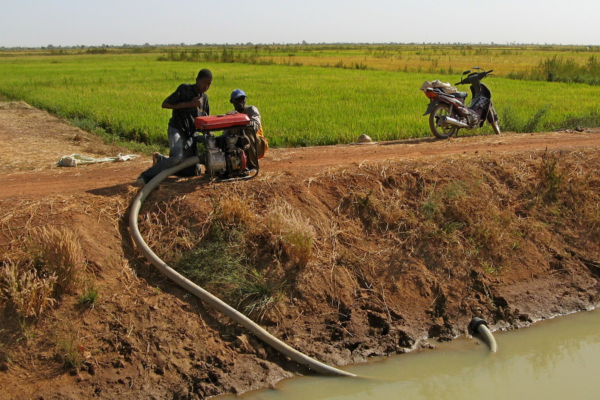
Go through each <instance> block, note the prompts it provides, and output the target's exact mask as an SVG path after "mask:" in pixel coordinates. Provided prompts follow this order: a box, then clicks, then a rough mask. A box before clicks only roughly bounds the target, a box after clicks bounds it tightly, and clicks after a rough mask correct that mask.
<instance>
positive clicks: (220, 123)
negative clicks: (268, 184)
mask: <svg viewBox="0 0 600 400" xmlns="http://www.w3.org/2000/svg"><path fill="white" fill-rule="evenodd" d="M194 124H195V126H196V129H198V133H197V134H196V136H195V140H196V142H197V143H200V144H202V145H203V146H204V150H203V152H201V153H200V154H199V157H200V163H201V164H204V166H205V168H206V173H207V174H208V175H210V176H211V177H218V178H220V179H224V180H227V179H235V178H243V179H248V178H253V177H254V176H256V175H257V174H258V168H257V169H256V173H255V174H254V175H252V176H250V171H248V168H247V165H248V160H247V155H246V152H245V151H244V150H247V149H248V148H249V147H250V141H249V140H248V137H247V136H246V135H247V134H255V133H254V130H253V128H252V125H251V124H250V118H249V117H248V116H247V115H246V114H232V115H213V116H206V117H197V118H196V119H195V121H194ZM216 131H223V133H222V134H221V135H220V136H215V135H214V134H213V132H216ZM250 153H251V154H256V152H250ZM254 161H255V165H257V166H258V160H254Z"/></svg>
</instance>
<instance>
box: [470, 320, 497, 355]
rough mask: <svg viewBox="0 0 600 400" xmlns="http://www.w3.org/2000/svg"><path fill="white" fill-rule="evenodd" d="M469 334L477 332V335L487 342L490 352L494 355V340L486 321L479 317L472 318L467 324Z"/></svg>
mask: <svg viewBox="0 0 600 400" xmlns="http://www.w3.org/2000/svg"><path fill="white" fill-rule="evenodd" d="M469 332H470V333H471V334H474V333H475V332H479V334H480V335H481V336H483V338H484V339H485V341H486V342H487V344H488V346H490V350H492V351H493V352H494V353H495V352H497V351H498V345H497V344H496V339H495V338H494V335H492V332H491V331H490V329H489V328H488V323H487V321H486V320H484V319H482V318H479V317H475V318H473V319H472V320H471V322H470V323H469Z"/></svg>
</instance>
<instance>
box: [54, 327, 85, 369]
mask: <svg viewBox="0 0 600 400" xmlns="http://www.w3.org/2000/svg"><path fill="white" fill-rule="evenodd" d="M55 340H56V344H57V345H58V347H59V349H60V357H61V359H62V362H63V367H64V368H68V369H75V368H78V367H79V366H81V364H82V363H83V346H82V345H81V344H78V339H77V336H76V334H75V333H73V332H69V333H65V334H63V335H60V336H59V337H57V338H56V339H55Z"/></svg>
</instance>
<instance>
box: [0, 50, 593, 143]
mask: <svg viewBox="0 0 600 400" xmlns="http://www.w3.org/2000/svg"><path fill="white" fill-rule="evenodd" d="M420 47H423V48H424V49H425V47H424V46H420ZM450 50H452V48H449V49H445V48H444V46H437V47H436V46H431V47H430V48H427V49H425V50H421V51H422V52H425V51H428V52H437V54H439V55H440V57H441V54H442V53H443V52H444V51H450ZM477 50H479V51H483V50H482V49H472V50H467V49H464V48H463V49H462V50H460V49H457V50H456V51H464V52H465V57H466V59H467V60H470V58H469V57H471V56H472V54H471V53H468V54H467V52H474V51H477ZM207 51H208V50H207ZM335 51H336V52H338V53H340V54H339V56H340V57H342V54H341V52H343V51H344V48H340V49H335ZM345 51H347V52H348V54H350V53H351V52H352V51H357V50H352V49H346V50H345ZM360 51H366V50H364V49H362V50H360ZM380 51H381V50H378V49H377V47H375V46H373V48H372V49H371V53H372V54H375V53H377V52H380ZM525 51H526V50H523V52H525ZM213 54H214V60H215V61H213V62H176V61H158V59H159V55H158V54H157V52H156V51H155V52H152V53H141V54H114V53H107V54H90V53H88V54H80V55H73V54H65V55H35V54H34V55H32V54H31V52H29V55H19V54H18V52H12V53H11V56H10V57H0V75H1V76H2V80H1V81H0V95H3V96H5V97H7V98H9V99H18V100H23V101H26V102H28V103H30V104H32V105H34V106H36V107H39V108H43V109H46V110H48V111H50V112H52V113H56V114H58V115H60V116H63V117H66V118H69V119H71V120H73V121H74V123H75V124H79V125H81V126H83V127H85V126H88V128H85V129H86V130H92V131H93V130H96V131H97V133H98V132H99V133H100V134H101V135H112V136H113V137H121V138H124V139H127V140H135V141H137V142H141V143H146V144H150V145H154V146H165V145H166V144H167V142H166V126H167V122H168V119H169V117H170V111H168V110H164V109H161V108H160V104H161V103H162V101H163V100H164V99H165V98H166V97H167V96H168V95H169V94H170V93H171V92H172V91H174V90H175V88H176V87H177V86H178V85H179V84H181V83H184V82H189V83H193V82H194V79H195V75H196V73H197V71H198V70H199V69H200V68H209V69H211V70H212V71H213V73H214V76H215V79H214V81H213V85H212V87H211V89H210V91H209V92H208V94H209V98H210V105H211V113H212V114H221V113H225V112H227V111H228V110H230V109H231V104H229V102H228V97H229V94H230V93H231V91H232V90H233V89H236V88H242V89H243V90H244V91H246V93H248V95H249V99H248V103H249V104H253V105H256V106H257V107H258V108H259V110H260V111H261V114H262V115H263V123H264V127H265V132H266V135H267V137H268V138H269V140H270V143H271V145H272V146H274V147H277V146H306V145H324V144H335V143H349V142H353V141H355V140H356V138H357V137H358V136H359V135H360V134H363V133H367V134H369V135H370V136H371V137H372V138H373V139H374V140H396V139H402V138H409V137H421V136H430V132H429V128H428V125H427V118H426V117H423V116H422V115H423V113H424V111H425V108H426V106H427V104H428V99H427V98H426V97H425V96H424V95H423V93H422V92H421V91H420V90H419V88H420V86H421V84H422V83H423V82H424V81H425V80H433V79H440V80H442V81H448V82H450V83H455V82H456V81H458V78H459V76H460V72H457V71H460V69H458V67H457V69H453V70H452V73H451V74H448V73H447V71H446V74H442V73H441V72H442V71H439V72H435V71H433V70H432V72H429V71H425V70H422V71H421V72H404V71H403V70H400V71H398V70H373V69H364V68H355V67H350V68H344V67H343V66H349V65H353V64H352V63H353V62H355V61H350V60H352V58H347V59H342V64H343V66H341V65H338V66H335V65H331V68H323V67H322V66H307V65H302V66H293V64H291V65H290V66H288V65H280V64H278V63H275V64H269V63H265V64H261V63H254V64H252V63H249V64H244V63H239V62H234V63H231V62H218V61H222V60H220V59H218V58H217V55H219V57H221V56H223V51H221V52H220V53H219V52H218V51H217V50H214V53H213ZM336 54H337V53H336ZM569 54H573V53H569ZM520 56H521V57H522V56H523V55H522V54H521V55H520ZM586 56H587V58H589V57H590V55H589V54H587V53H586ZM323 57H324V56H323ZM335 57H336V58H337V57H338V56H337V55H336V56H335ZM348 57H350V56H348ZM381 57H382V59H383V56H381ZM425 57H431V54H429V55H427V56H425ZM445 57H450V56H445ZM457 57H458V56H457ZM507 57H508V56H507ZM167 58H168V57H167ZM288 58H291V59H294V58H297V56H294V57H289V56H288ZM163 59H164V58H163ZM344 60H345V61H344ZM495 60H503V58H502V57H498V58H495V57H490V58H489V62H488V63H486V64H482V65H480V66H482V67H485V68H486V69H495V68H496V64H495ZM458 61H459V59H458V58H457V64H460V63H459V62H458ZM463 62H467V61H464V60H463ZM498 62H500V61H498ZM531 65H533V64H531ZM486 83H487V84H488V85H489V86H490V88H491V89H492V92H493V95H494V101H495V104H496V108H497V109H498V111H499V113H500V118H501V126H502V127H503V129H508V130H513V131H526V130H552V129H558V128H569V127H574V126H584V125H588V126H594V125H595V126H597V125H600V110H599V106H598V103H597V102H593V101H590V99H593V98H597V97H598V95H599V94H600V87H598V86H590V85H586V84H575V83H570V84H567V83H555V82H533V81H522V80H513V79H505V78H503V77H501V76H497V77H491V78H489V79H488V80H486ZM460 89H461V90H466V91H468V87H462V88H460ZM461 132H462V131H461ZM488 132H491V130H489V129H487V128H484V130H483V133H488ZM474 133H477V132H474ZM463 134H464V133H463Z"/></svg>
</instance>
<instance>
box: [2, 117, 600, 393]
mask: <svg viewBox="0 0 600 400" xmlns="http://www.w3.org/2000/svg"><path fill="white" fill-rule="evenodd" d="M4 111H6V112H4ZM20 118H21V119H20ZM35 118H38V120H39V121H44V122H47V123H45V124H43V125H44V128H43V129H42V128H40V126H41V124H30V125H29V126H27V127H26V128H24V127H23V122H24V121H29V122H31V121H32V119H35ZM0 125H1V126H2V128H3V129H2V131H1V132H0V137H1V138H2V140H3V143H4V144H5V146H3V147H4V150H3V151H2V166H3V167H2V168H3V171H4V176H3V177H2V181H5V182H8V183H10V182H13V183H14V182H16V181H21V182H23V185H22V186H21V187H23V188H31V191H29V189H26V190H25V189H23V190H22V191H21V192H19V191H18V190H16V189H15V190H14V191H12V192H6V191H5V192H4V193H3V195H2V196H1V199H0V223H1V228H2V233H1V237H0V245H1V246H2V247H0V249H1V250H0V251H1V252H2V253H1V256H2V259H1V260H2V263H3V264H2V268H8V266H9V265H11V266H14V265H17V266H19V268H21V270H22V271H25V270H27V269H31V268H34V269H36V268H37V271H39V273H40V274H41V273H43V271H44V266H43V265H42V264H40V263H39V262H38V263H37V264H32V263H31V259H32V250H31V248H32V245H31V239H28V238H29V237H30V235H31V233H32V232H34V231H35V230H36V229H39V228H41V227H49V226H53V227H57V229H63V230H69V231H71V232H75V233H76V236H77V238H78V239H77V241H78V243H79V244H80V246H81V249H82V252H83V255H84V257H85V262H86V269H85V272H84V273H82V277H83V278H82V279H81V282H80V284H79V285H78V286H74V287H73V290H72V291H70V292H65V293H62V294H60V295H58V294H54V296H55V297H54V298H55V303H54V304H53V305H52V307H48V309H47V310H45V311H44V312H43V313H42V314H41V316H39V317H28V318H25V317H22V316H19V314H18V310H17V307H15V305H14V301H13V299H11V297H10V296H9V295H7V294H6V293H7V292H6V291H5V292H4V293H5V294H4V295H3V296H4V299H3V301H2V314H1V316H0V324H1V328H0V356H1V358H0V376H2V377H3V379H1V380H0V396H1V397H2V398H44V399H51V398H61V399H63V398H89V397H98V398H115V397H119V398H131V399H137V398H157V399H163V398H165V399H166V398H206V397H210V396H214V395H217V394H220V393H226V392H234V393H241V392H245V391H248V390H252V389H257V388H260V387H265V386H268V385H272V384H274V383H275V382H277V381H278V380H280V379H282V378H284V377H288V376H292V375H293V374H295V373H301V374H306V373H310V372H309V371H306V370H305V369H303V368H301V367H299V366H297V365H295V364H294V363H292V362H290V361H289V360H287V359H285V358H283V357H281V356H279V355H278V354H276V353H275V352H273V351H272V350H271V349H270V348H269V347H266V346H263V345H262V344H261V343H260V342H259V341H257V340H256V339H254V338H252V337H251V336H250V335H249V334H247V333H246V332H245V331H244V330H243V329H241V328H240V327H239V326H237V325H235V324H233V323H231V322H230V321H229V320H227V319H226V318H225V317H223V316H222V315H220V314H218V313H216V312H214V311H213V310H211V309H209V308H207V307H205V306H204V305H203V304H202V303H201V302H199V301H197V300H195V299H194V298H191V297H190V296H189V295H188V294H187V293H185V292H184V291H182V290H180V289H178V288H177V287H175V286H174V285H173V284H171V283H170V282H168V281H166V280H165V279H164V278H163V277H162V276H161V275H159V274H157V273H156V272H155V271H154V269H153V267H151V265H150V264H149V263H148V262H147V261H146V260H145V259H144V258H143V257H142V256H141V254H140V253H139V251H138V250H137V249H135V247H134V246H133V244H132V243H131V240H130V236H129V231H128V227H127V219H126V218H127V209H128V206H129V204H130V202H131V200H132V198H133V197H134V196H135V195H136V193H137V191H138V190H139V189H138V188H136V187H134V186H132V185H131V184H130V183H131V182H132V181H133V179H134V178H135V176H137V174H139V172H140V171H142V170H143V169H144V168H146V167H147V165H148V157H146V158H145V159H144V160H143V161H142V162H134V163H131V164H127V165H118V166H114V165H104V164H99V165H92V166H88V167H83V168H82V167H77V168H76V169H73V170H69V171H66V170H60V169H57V168H50V167H46V168H44V170H42V171H40V169H41V167H40V166H42V165H50V161H49V160H50V159H55V161H56V160H57V159H58V158H56V155H57V154H58V156H60V155H65V154H70V153H73V152H79V153H82V154H86V155H92V156H93V155H96V156H97V155H109V154H110V155H115V154H112V153H113V152H114V151H115V149H114V148H112V147H110V146H104V145H102V144H101V143H98V142H96V141H95V140H96V139H95V138H93V137H89V136H88V135H87V134H85V133H83V132H81V131H77V132H75V131H74V128H72V127H68V126H66V125H64V124H61V123H60V121H55V120H54V119H52V117H50V116H48V115H47V114H45V113H41V112H39V111H38V110H31V109H30V108H27V107H25V106H14V105H13V106H11V107H5V109H3V110H0ZM564 135H569V134H568V133H564ZM598 136H599V135H598V133H597V131H596V130H592V131H590V132H587V133H586V132H584V133H582V134H581V136H580V137H581V138H582V140H583V139H585V140H586V143H587V145H586V146H585V147H586V148H583V147H580V148H573V142H564V143H565V144H564V145H557V142H556V141H555V142H553V141H552V137H556V138H557V140H558V141H560V140H561V139H560V138H561V133H552V134H546V136H545V137H546V138H548V139H547V143H546V146H547V147H549V148H550V149H551V150H547V151H546V150H544V147H541V148H540V147H539V146H538V147H536V148H525V149H523V148H520V147H519V146H520V144H519V143H522V142H520V140H519V139H520V138H522V139H523V140H524V141H525V140H529V141H531V140H532V139H531V137H530V136H529V135H510V134H509V135H507V136H506V138H502V139H500V140H501V143H503V144H502V145H498V144H497V143H498V140H499V139H498V138H497V137H473V138H460V139H458V141H454V142H447V143H443V144H440V142H427V141H422V140H421V141H414V142H403V143H398V144H396V145H388V146H385V147H384V146H377V145H374V146H369V147H368V150H354V148H357V149H358V148H359V146H354V147H349V146H346V147H340V148H339V149H340V150H339V151H336V147H331V148H329V149H328V152H329V153H328V154H329V155H328V156H327V157H328V162H329V164H328V165H321V167H318V166H314V164H315V163H314V159H315V158H316V157H317V156H316V155H315V154H317V153H318V152H317V151H316V150H315V152H314V153H310V151H309V152H308V153H303V152H302V150H301V149H297V150H295V149H291V150H288V151H287V152H286V151H285V150H277V151H274V152H273V153H271V155H270V156H269V157H270V158H269V157H268V158H267V159H266V160H265V162H264V164H263V165H264V166H265V168H264V169H265V171H264V172H263V173H261V174H260V175H259V177H257V178H256V179H254V180H252V181H249V182H242V183H228V184H215V183H211V182H209V181H208V180H206V179H203V178H195V179H179V180H176V179H170V180H169V181H167V182H165V183H164V184H162V185H161V187H160V189H159V190H158V191H156V192H155V193H153V194H152V195H151V196H150V198H149V199H148V201H147V204H146V205H145V206H144V207H143V208H142V212H141V215H142V217H141V219H140V228H141V230H142V234H143V235H144V237H145V238H147V241H148V243H149V244H150V245H151V246H152V247H153V248H154V249H155V251H156V252H157V253H158V254H159V255H161V256H162V257H163V258H164V259H165V260H166V261H168V262H169V263H170V265H172V266H174V267H176V268H178V269H179V270H181V271H183V272H185V273H186V274H187V275H188V276H190V277H191V278H193V279H195V280H196V281H198V282H199V283H201V284H203V285H204V286H206V287H207V288H208V289H210V290H211V291H212V292H213V293H215V294H217V295H220V296H221V297H223V298H224V299H226V300H227V301H229V302H231V303H233V304H234V305H236V306H237V307H238V308H239V309H240V310H242V311H245V312H247V313H248V314H250V315H251V316H252V317H253V318H254V319H255V320H257V321H260V323H261V324H262V325H263V326H265V327H266V328H267V329H268V330H269V331H270V332H271V333H272V334H274V335H276V336H278V337H280V338H282V339H283V340H285V341H286V342H287V343H289V344H290V345H292V346H294V347H295V348H297V349H298V350H300V351H302V352H305V353H306V354H308V355H310V356H313V357H315V358H317V359H319V360H322V361H324V362H326V363H329V364H331V365H345V364H348V363H356V362H362V361H364V360H366V359H367V358H368V357H369V356H374V355H383V354H392V353H402V352H406V351H410V350H411V349H414V348H417V347H419V346H430V345H432V344H435V341H436V339H439V340H450V339H451V338H453V337H455V336H456V335H460V334H463V333H465V332H466V329H467V325H468V322H469V321H470V319H471V318H472V317H473V316H481V317H483V318H485V319H487V320H488V322H489V323H490V325H491V326H492V327H493V328H495V329H512V328H517V327H523V326H527V325H529V324H531V323H532V322H535V321H536V320H539V319H542V318H547V317H550V316H554V315H557V314H564V313H568V312H572V311H577V310H583V309H588V308H591V307H594V306H596V305H597V304H598V302H599V301H600V297H599V288H600V287H599V285H598V276H599V274H600V248H599V247H600V246H599V244H598V238H599V236H600V180H599V179H598V176H597V172H598V170H599V167H600V157H599V153H598V145H597V144H593V143H592V142H593V141H594V140H596V141H597V139H598ZM9 138H10V140H11V142H10V147H11V151H6V147H7V143H8V140H9ZM19 138H20V140H18V139H19ZM28 138H33V139H34V140H38V141H39V140H43V143H45V144H46V147H45V149H44V151H48V155H47V159H44V157H45V154H46V153H44V157H41V158H42V159H43V160H41V161H39V160H38V161H37V162H36V161H32V160H31V158H30V157H29V156H28V157H27V158H24V157H22V158H19V157H20V156H19V155H20V154H28V153H27V149H29V147H28V142H27V140H29V139H28ZM13 139H14V140H13ZM486 141H487V142H486ZM457 143H458V144H463V145H459V146H457V145H456V144H457ZM473 143H479V145H481V146H482V148H485V146H490V144H492V147H503V149H502V152H499V151H493V152H487V151H479V150H477V151H467V150H466V149H468V148H469V146H472V145H473ZM494 143H495V144H494ZM507 143H511V144H514V146H515V148H511V146H509V145H507ZM590 143H592V144H590ZM21 145H22V146H23V147H24V149H23V151H22V152H21V151H20V150H19V146H21ZM392 146H394V148H395V150H396V153H397V154H399V155H402V154H406V153H409V152H412V153H411V154H412V155H411V156H410V157H401V156H399V157H391V154H392V153H389V149H390V148H392ZM419 146H421V147H419ZM449 146H455V149H456V151H449V150H448V149H449ZM553 146H554V147H553ZM376 147H377V148H382V149H383V150H382V152H383V154H384V155H381V157H379V159H378V157H377V151H378V150H377V149H376ZM52 148H54V150H55V151H54V152H51V151H50V150H51V149H52ZM415 148H417V149H421V150H422V151H423V152H424V153H425V152H429V153H428V154H426V155H418V154H416V153H415ZM435 148H438V149H439V152H437V153H436V152H433V151H432V149H435ZM361 149H365V147H361ZM319 151H323V150H319ZM360 151H363V152H372V153H373V154H372V155H371V156H369V157H365V158H359V157H361V156H360ZM350 152H356V153H355V158H356V162H348V160H346V159H345V158H343V157H342V158H340V160H338V162H336V159H335V155H336V154H337V153H340V154H344V157H346V156H347V155H348V157H349V154H350ZM386 152H388V153H386ZM417 152H418V151H417ZM311 154H312V156H311ZM302 157H307V158H308V160H310V161H309V162H307V164H310V165H309V166H307V168H306V169H303V168H302V165H303V160H305V159H304V158H302ZM284 160H289V161H288V163H289V164H291V165H294V168H286V167H285V166H284V165H283V164H282V163H283V162H284ZM336 164H337V165H336ZM36 165H37V167H36ZM77 174H79V175H77ZM61 175H62V176H61ZM40 177H42V178H48V179H42V181H41V182H40V184H39V187H44V189H43V190H40V188H39V187H38V189H37V190H36V189H35V188H36V185H34V184H31V181H32V180H35V179H39V178H40ZM81 177H85V178H86V179H85V181H84V182H82V180H81V179H80V178H81ZM88 177H90V179H88ZM94 177H96V178H94ZM51 180H54V181H55V182H58V183H56V184H55V185H50V186H46V183H47V182H48V181H51ZM60 182H62V184H63V185H64V187H65V189H64V190H59V191H55V190H54V189H53V188H55V187H56V185H60ZM94 182H95V183H96V184H94ZM11 187H12V186H11ZM15 187H18V186H15ZM69 187H71V188H73V187H74V188H75V189H69ZM89 288H95V289H96V290H97V293H98V297H97V298H96V299H94V300H93V301H82V296H83V295H85V294H86V293H89ZM88 300H89V299H88ZM425 338H436V339H430V340H425Z"/></svg>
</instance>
